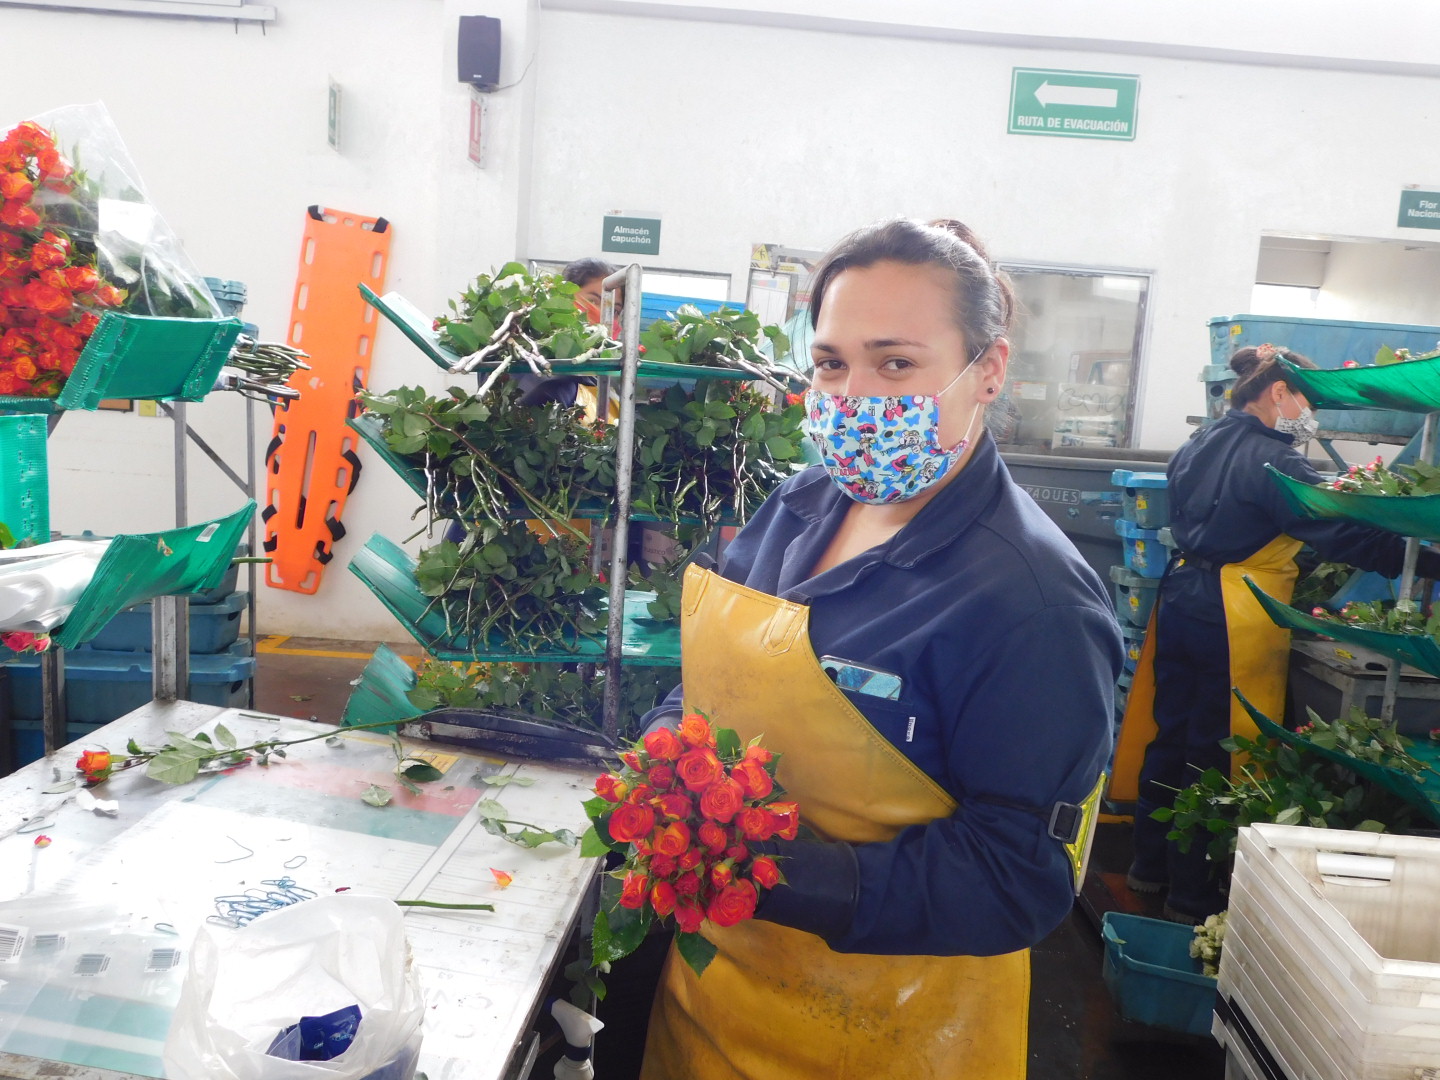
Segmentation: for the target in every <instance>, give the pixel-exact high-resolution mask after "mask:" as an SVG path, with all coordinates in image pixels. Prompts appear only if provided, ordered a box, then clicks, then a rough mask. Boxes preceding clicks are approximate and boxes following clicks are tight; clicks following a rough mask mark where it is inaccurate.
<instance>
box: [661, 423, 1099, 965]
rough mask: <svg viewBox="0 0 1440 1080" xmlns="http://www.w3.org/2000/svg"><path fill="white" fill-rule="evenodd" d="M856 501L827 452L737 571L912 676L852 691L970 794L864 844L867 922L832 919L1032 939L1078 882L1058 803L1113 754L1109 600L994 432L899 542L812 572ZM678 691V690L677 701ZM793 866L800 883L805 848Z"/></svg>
mask: <svg viewBox="0 0 1440 1080" xmlns="http://www.w3.org/2000/svg"><path fill="white" fill-rule="evenodd" d="M850 505H851V502H850V499H849V498H848V497H847V496H846V495H845V494H844V493H843V492H842V491H840V489H839V488H838V487H836V486H835V484H834V483H833V482H832V481H831V480H830V478H829V476H828V475H827V474H826V472H825V470H824V469H823V468H820V467H814V468H811V469H808V470H806V471H805V472H803V473H801V474H800V475H798V476H795V477H792V478H791V479H790V480H788V481H786V482H785V483H784V484H783V485H782V486H781V487H780V488H779V489H778V490H777V491H776V492H775V493H774V494H773V495H772V496H771V497H770V499H769V500H767V501H766V503H765V504H764V506H762V507H761V509H760V510H759V512H758V513H757V514H756V515H755V517H754V518H753V519H752V520H751V521H750V523H749V524H748V525H746V526H745V528H744V529H743V530H742V531H741V532H740V534H739V536H737V537H736V539H735V541H734V542H733V543H732V544H731V546H730V548H729V550H728V551H727V552H726V558H725V562H724V565H723V567H722V573H723V574H724V576H725V577H727V578H730V579H731V580H734V581H738V582H741V583H742V584H744V585H746V586H748V587H749V588H752V589H757V590H759V591H762V592H766V593H770V594H771V595H775V596H781V597H783V598H785V599H787V600H793V601H795V602H797V603H802V604H808V605H809V607H810V644H811V646H812V647H813V648H814V650H815V654H816V655H817V656H825V655H830V656H835V657H839V658H841V659H843V660H848V661H851V662H854V663H858V664H864V665H867V666H869V667H875V668H880V669H882V670H884V671H888V672H893V673H895V674H898V675H899V676H900V677H901V678H902V680H903V686H902V689H901V692H900V697H899V700H896V701H891V700H885V699H881V698H877V697H873V696H866V695H863V694H858V693H849V692H847V697H848V698H849V699H850V700H851V701H852V702H853V703H854V704H855V706H856V707H857V708H858V709H859V710H860V711H861V712H862V713H863V714H864V715H865V717H866V718H867V719H868V720H869V721H870V722H871V723H872V724H873V725H874V726H875V727H876V728H877V729H879V731H880V732H881V733H882V734H884V735H885V737H886V738H888V739H889V740H890V741H891V742H892V743H893V744H894V745H895V746H896V747H897V748H898V749H899V750H901V751H902V752H903V753H904V754H905V755H906V756H907V757H909V758H910V760H912V761H913V762H914V763H915V764H916V765H917V766H919V768H921V769H922V770H924V772H925V773H926V774H927V775H929V776H930V777H932V778H933V779H934V780H935V781H936V782H937V783H938V784H939V785H940V786H941V787H942V788H944V789H945V790H946V791H947V792H949V793H950V795H951V796H952V797H953V798H954V799H955V801H956V802H957V803H958V808H957V809H956V811H955V813H954V814H953V815H951V816H950V817H948V818H943V819H940V820H937V821H933V822H931V823H929V824H926V825H916V826H911V827H909V828H906V829H905V830H903V831H902V832H901V833H900V834H899V835H898V836H897V837H896V838H895V839H894V840H892V841H889V842H886V843H870V844H860V845H857V846H856V848H855V853H856V856H857V858H858V862H859V891H858V896H857V899H856V902H855V908H854V914H853V919H852V920H851V921H850V925H849V928H848V930H846V931H844V932H843V934H838V935H834V936H832V935H830V934H825V935H823V936H825V937H826V940H827V941H828V942H829V944H830V945H831V947H832V948H834V949H836V950H837V951H843V952H864V953H883V954H928V955H980V956H985V955H995V954H1000V953H1006V952H1012V951H1014V950H1016V949H1021V948H1025V947H1027V946H1029V945H1032V944H1034V943H1035V942H1037V941H1039V940H1040V939H1041V938H1043V937H1044V936H1045V935H1046V934H1048V933H1049V932H1050V931H1051V930H1052V929H1054V927H1055V926H1057V925H1058V924H1059V923H1060V921H1061V920H1062V919H1063V918H1064V917H1065V914H1066V913H1067V912H1068V911H1069V910H1070V907H1071V904H1072V902H1073V899H1074V893H1073V880H1074V879H1073V875H1072V871H1071V869H1070V866H1069V863H1068V861H1067V856H1066V854H1065V851H1064V849H1063V846H1062V844H1061V843H1060V842H1059V841H1058V840H1055V839H1054V838H1052V837H1051V836H1050V835H1049V834H1048V829H1049V816H1050V811H1051V808H1052V807H1053V806H1054V804H1055V803H1057V802H1069V803H1078V802H1080V801H1081V800H1082V799H1083V798H1084V797H1085V796H1086V795H1088V794H1089V792H1090V790H1091V789H1092V787H1093V786H1094V784H1095V782H1096V780H1097V779H1098V778H1099V775H1100V772H1101V770H1102V769H1103V768H1104V767H1105V763H1106V761H1107V759H1108V757H1109V753H1110V731H1111V724H1112V709H1113V695H1114V686H1115V680H1116V678H1117V676H1118V675H1119V673H1120V668H1121V663H1122V659H1123V650H1122V644H1121V638H1120V633H1119V630H1118V628H1117V626H1116V623H1115V616H1114V608H1113V605H1112V603H1111V600H1110V598H1109V596H1108V595H1107V593H1106V591H1105V589H1104V587H1103V586H1102V585H1101V583H1100V581H1099V579H1098V578H1097V577H1096V576H1095V573H1094V572H1093V571H1092V570H1091V569H1090V567H1089V566H1088V565H1087V564H1086V563H1085V562H1084V560H1083V559H1082V558H1081V557H1080V555H1079V553H1077V552H1076V550H1075V548H1074V546H1073V545H1072V544H1071V543H1070V541H1069V540H1068V539H1066V538H1065V536H1064V534H1063V533H1061V531H1060V529H1059V528H1058V527H1057V526H1056V525H1055V524H1054V523H1053V522H1052V521H1051V520H1050V519H1049V518H1048V517H1047V516H1046V515H1045V513H1044V512H1043V511H1042V510H1041V509H1040V508H1039V507H1038V506H1037V505H1036V504H1035V503H1034V502H1033V501H1032V500H1031V499H1030V497H1029V496H1028V495H1026V494H1025V492H1024V491H1022V490H1021V489H1020V488H1019V487H1017V486H1016V485H1015V483H1014V482H1013V481H1012V480H1011V479H1010V474H1009V471H1008V470H1007V469H1006V468H1005V465H1004V463H1003V462H1002V461H1001V459H1000V455H999V453H998V452H997V450H996V448H995V444H994V442H993V441H992V440H991V438H990V436H989V435H988V434H986V435H984V436H983V437H982V438H981V440H980V443H979V445H978V446H977V447H976V449H975V452H974V454H973V456H972V458H971V460H970V461H969V463H968V464H967V465H966V467H965V469H964V470H963V471H962V472H961V473H959V474H958V475H957V476H956V477H955V478H954V479H953V480H951V481H950V482H949V483H947V484H946V485H945V486H944V487H943V488H942V489H941V490H940V491H939V492H938V493H937V494H936V495H935V497H934V498H933V499H932V500H931V501H930V502H929V503H928V504H927V505H926V506H925V507H924V508H923V509H921V511H920V512H919V513H918V514H917V515H916V516H915V518H914V519H912V520H911V521H910V522H909V523H908V524H906V526H905V527H904V528H903V529H901V530H900V531H899V532H898V533H896V534H895V536H893V537H892V538H891V539H890V540H889V541H887V542H886V543H884V544H882V545H880V546H879V547H876V548H872V549H871V550H869V551H866V552H864V553H863V554H861V555H858V556H856V557H855V558H853V559H850V560H849V561H847V562H845V563H842V564H840V565H839V566H836V567H833V568H831V569H829V570H827V571H825V572H824V573H822V574H820V575H818V576H816V577H811V576H810V570H811V568H812V567H813V566H814V565H815V563H816V562H817V561H818V560H819V558H820V556H821V555H822V554H823V553H824V551H825V549H826V547H827V546H828V545H829V543H830V541H831V538H832V537H833V536H834V535H835V531H836V529H837V528H838V526H839V524H840V522H841V519H842V518H843V517H844V515H845V512H846V510H848V509H849V507H850ZM678 702H679V696H678V690H677V692H676V694H673V695H671V698H670V699H669V701H667V704H670V705H678ZM800 813H801V817H802V820H803V817H804V813H805V808H804V806H803V805H802V806H801V808H800ZM804 846H805V845H800V847H804ZM815 846H817V847H818V846H822V845H815ZM826 865H827V864H826V863H825V862H823V861H818V862H817V863H816V865H815V868H814V870H815V872H816V873H817V874H818V873H822V872H824V867H825V866H826ZM828 865H829V866H833V865H834V864H833V863H829V864H828ZM785 873H786V876H787V878H788V879H789V882H790V885H791V887H793V888H794V889H796V891H797V892H798V893H799V894H801V896H803V894H804V892H805V887H806V883H805V878H806V874H807V866H806V860H805V858H804V857H803V852H801V853H797V857H796V858H794V859H792V860H787V864H786V866H785Z"/></svg>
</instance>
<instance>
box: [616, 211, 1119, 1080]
mask: <svg viewBox="0 0 1440 1080" xmlns="http://www.w3.org/2000/svg"><path fill="white" fill-rule="evenodd" d="M1011 311H1012V298H1011V294H1010V291H1009V288H1008V285H1007V284H1006V283H1005V281H1004V279H1003V278H1002V277H1000V276H998V275H997V274H996V273H995V271H994V269H993V267H992V266H991V264H990V262H989V260H988V259H987V257H986V256H985V253H984V250H983V248H981V246H980V244H979V242H978V241H977V240H976V239H975V238H974V237H973V236H972V235H971V234H970V232H969V230H968V229H966V228H965V227H964V226H963V225H960V224H959V223H958V222H948V221H943V222H935V223H932V224H930V225H925V224H922V223H919V222H915V221H908V220H894V221H888V222H884V223H881V224H878V225H875V226H871V227H868V228H864V229H861V230H859V231H858V232H856V233H854V234H852V235H851V236H849V237H847V238H846V239H845V240H843V241H841V242H840V244H839V245H838V246H837V247H836V248H835V249H834V250H833V251H832V252H831V253H830V254H829V255H828V256H827V257H826V259H825V261H824V262H823V264H822V265H821V267H820V268H819V269H818V270H817V272H816V276H815V278H814V285H813V288H812V301H811V321H812V324H813V326H814V328H815V341H814V344H813V347H812V355H813V359H814V362H815V375H814V381H813V384H812V389H811V391H810V393H809V394H808V395H807V428H808V433H809V435H810V437H811V440H812V442H813V443H814V445H815V447H816V450H817V451H818V452H819V454H820V456H821V458H822V460H823V462H824V464H823V465H818V466H815V467H812V468H810V469H808V470H806V471H805V472H803V473H801V474H799V475H797V476H795V477H793V478H792V479H790V480H788V481H787V482H786V483H784V484H783V485H782V486H781V487H780V488H779V489H778V490H777V491H776V492H775V493H774V494H773V495H772V496H771V498H770V499H769V500H768V501H767V502H766V503H765V505H764V506H763V507H762V508H761V510H760V511H759V512H758V513H757V514H756V516H755V517H754V518H753V519H752V520H751V522H750V523H749V524H748V525H747V526H746V527H745V529H744V530H743V531H742V532H741V533H740V535H739V536H738V537H737V538H736V540H735V541H734V543H733V544H732V545H731V547H730V548H729V550H728V552H727V554H726V560H725V563H724V565H723V568H722V571H723V572H722V573H721V574H714V573H711V572H709V571H703V570H700V569H698V568H693V567H692V568H691V570H690V571H689V573H688V574H687V578H686V582H685V595H684V599H683V602H682V608H683V613H682V623H681V640H682V657H683V660H682V663H683V668H682V675H683V680H684V682H683V686H682V687H681V688H679V689H677V691H676V692H675V693H674V694H672V695H671V697H670V698H669V699H667V703H666V705H665V706H662V707H661V709H660V710H657V714H655V715H652V717H650V718H648V719H650V721H651V726H652V727H653V726H654V725H655V724H656V723H661V722H667V721H673V720H674V719H675V718H677V717H678V715H679V711H680V709H681V707H682V706H681V700H682V694H683V708H684V709H685V710H686V711H697V712H701V713H704V714H706V715H707V716H708V717H709V718H710V720H711V721H712V722H713V723H715V724H717V725H719V726H722V727H729V728H734V729H736V730H737V731H738V733H739V735H740V737H741V738H742V739H745V740H748V739H750V738H752V737H753V736H756V735H763V736H764V738H765V745H766V746H767V747H769V748H771V749H772V750H775V751H777V752H780V753H783V754H784V760H783V763H782V764H781V766H780V776H779V779H780V781H781V783H783V784H784V786H785V788H786V790H787V793H788V795H787V797H789V798H793V799H794V800H795V801H796V802H797V803H798V804H799V806H800V814H801V819H802V821H803V822H804V823H805V824H806V825H808V826H810V827H811V828H813V829H814V830H815V832H816V834H817V836H818V837H819V838H818V839H809V840H795V841H789V842H785V841H767V842H766V844H767V845H768V850H770V851H772V852H774V853H776V854H779V855H780V856H782V862H781V866H782V870H783V872H784V874H785V876H786V879H787V883H786V884H783V885H781V886H778V887H777V888H775V889H774V890H772V891H770V892H769V893H767V894H766V896H765V897H764V899H763V900H762V903H761V905H760V908H759V910H758V911H757V917H756V918H755V919H754V920H750V921H747V922H743V923H741V924H739V925H737V926H733V927H728V928H723V929H717V928H715V927H713V926H711V925H710V924H708V923H707V924H706V925H705V927H704V928H703V932H704V933H705V934H706V935H707V936H708V937H709V938H710V939H711V940H712V941H713V942H715V944H716V945H717V947H718V950H719V952H718V955H717V957H716V959H715V960H714V961H713V962H712V963H711V964H710V966H709V967H708V968H707V969H706V971H705V974H704V976H703V977H698V978H697V977H696V976H695V975H694V973H693V972H692V971H691V970H690V968H689V966H688V965H687V964H685V963H684V962H677V958H676V956H675V954H674V953H673V951H672V954H671V956H670V958H669V962H668V964H667V967H666V971H665V974H664V976H663V977H662V980H661V986H660V990H659V992H658V994H657V996H656V1002H655V1007H654V1010H653V1013H652V1017H651V1023H650V1030H649V1038H648V1043H647V1048H646V1060H645V1067H644V1071H643V1074H642V1075H643V1076H644V1077H646V1078H647V1080H680V1078H690V1077H694V1078H697V1080H722V1078H724V1080H730V1078H741V1077H743V1078H753V1080H761V1078H763V1080H787V1078H803V1077H820V1076H824V1077H845V1078H862V1077H863V1078H865V1080H870V1078H873V1077H877V1076H905V1077H910V1078H924V1077H954V1076H964V1077H966V1078H967V1080H1023V1077H1024V1076H1025V1070H1026V1058H1027V1045H1026V1026H1027V1010H1028V1000H1029V953H1028V950H1029V947H1030V946H1031V945H1033V944H1035V943H1036V942H1038V941H1040V940H1041V939H1042V938H1043V937H1045V935H1046V934H1048V933H1049V932H1050V931H1051V930H1052V929H1054V928H1055V926H1056V925H1057V924H1058V923H1059V922H1060V921H1061V920H1062V919H1063V918H1064V916H1065V915H1066V913H1067V912H1069V910H1070V908H1071V904H1072V902H1073V899H1074V890H1075V884H1076V878H1077V875H1078V873H1079V865H1080V862H1081V861H1082V857H1083V847H1084V839H1085V833H1086V826H1085V822H1086V820H1087V811H1088V810H1089V809H1091V808H1093V806H1094V805H1095V803H1096V802H1097V801H1098V797H1099V787H1098V783H1097V781H1098V779H1099V778H1100V775H1101V771H1102V770H1103V768H1104V766H1105V762H1106V759H1107V756H1108V752H1109V748H1110V734H1109V730H1110V722H1111V709H1112V693H1113V687H1114V683H1115V679H1116V676H1117V675H1118V673H1119V670H1120V665H1121V661H1122V652H1121V642H1120V637H1119V633H1118V629H1117V627H1116V625H1115V619H1114V611H1113V606H1112V604H1111V602H1110V599H1109V597H1108V596H1107V593H1106V591H1105V589H1104V587H1103V586H1102V585H1101V583H1100V581H1099V580H1098V579H1097V578H1096V576H1095V574H1094V573H1093V571H1091V570H1090V569H1089V567H1088V566H1087V565H1086V564H1085V562H1084V561H1083V560H1082V559H1081V558H1080V556H1079V554H1078V553H1077V552H1076V551H1075V549H1074V547H1073V546H1072V545H1071V544H1070V542H1069V540H1067V539H1066V538H1065V536H1064V535H1063V534H1062V533H1061V532H1060V530H1059V528H1058V527H1057V526H1056V525H1055V524H1054V523H1053V522H1051V520H1050V519H1049V518H1048V517H1047V516H1046V515H1045V514H1044V512H1043V511H1041V510H1040V508H1039V507H1038V506H1036V504H1035V503H1034V502H1033V501H1032V500H1031V499H1030V498H1029V496H1027V495H1026V494H1025V493H1024V492H1023V491H1022V490H1021V489H1020V488H1019V487H1017V486H1016V485H1015V484H1014V482H1012V480H1011V479H1010V476H1009V473H1008V472H1007V471H1006V468H1005V465H1004V463H1003V462H1002V461H1001V460H1000V456H999V454H998V452H997V450H996V447H995V444H994V442H993V441H992V439H991V438H990V437H989V435H988V434H987V433H986V432H985V430H984V427H983V424H982V422H981V421H982V414H983V411H984V409H985V407H986V406H987V405H988V404H989V403H990V402H992V401H994V400H995V399H996V396H997V395H998V393H999V390H1000V387H1001V386H1002V385H1003V383H1004V378H1005V371H1006V364H1007V360H1008V356H1009V343H1008V341H1007V340H1006V338H1005V333H1006V331H1007V329H1008V327H1009V325H1010V318H1011ZM862 439H863V440H864V444H863V446H862V444H861V440H862ZM821 658H823V663H822V659H821ZM836 680H838V682H837V681H836Z"/></svg>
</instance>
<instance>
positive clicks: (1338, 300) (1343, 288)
mask: <svg viewBox="0 0 1440 1080" xmlns="http://www.w3.org/2000/svg"><path fill="white" fill-rule="evenodd" d="M1437 283H1440V245H1434V244H1430V245H1406V246H1401V245H1396V244H1383V245H1382V244H1354V243H1336V244H1335V245H1334V246H1333V247H1332V248H1331V249H1330V256H1329V258H1328V259H1327V260H1326V268H1325V283H1324V284H1323V285H1322V286H1321V288H1320V292H1319V295H1318V296H1316V298H1315V318H1317V319H1361V320H1365V321H1369V322H1393V323H1418V324H1420V325H1423V326H1435V325H1440V295H1437Z"/></svg>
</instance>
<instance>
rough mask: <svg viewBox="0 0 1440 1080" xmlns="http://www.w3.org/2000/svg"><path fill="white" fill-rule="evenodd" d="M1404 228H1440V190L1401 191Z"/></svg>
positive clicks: (1401, 215)
mask: <svg viewBox="0 0 1440 1080" xmlns="http://www.w3.org/2000/svg"><path fill="white" fill-rule="evenodd" d="M1397 224H1398V225H1399V226H1400V227H1401V228H1402V229H1440V191H1411V190H1408V189H1407V190H1405V191H1402V192H1400V220H1399V222H1397Z"/></svg>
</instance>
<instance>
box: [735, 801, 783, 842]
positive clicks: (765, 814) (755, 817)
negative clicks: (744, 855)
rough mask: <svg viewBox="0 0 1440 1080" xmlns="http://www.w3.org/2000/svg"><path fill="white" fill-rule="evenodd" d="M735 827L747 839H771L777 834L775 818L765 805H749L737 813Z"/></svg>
mask: <svg viewBox="0 0 1440 1080" xmlns="http://www.w3.org/2000/svg"><path fill="white" fill-rule="evenodd" d="M735 827H736V828H737V829H739V830H740V835H741V836H743V837H744V838H745V839H746V840H769V839H770V837H771V836H773V835H774V834H775V819H774V818H773V817H771V815H770V811H769V810H766V809H765V808H764V807H763V806H747V807H745V809H743V810H741V811H740V812H739V813H738V814H736V815H735Z"/></svg>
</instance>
